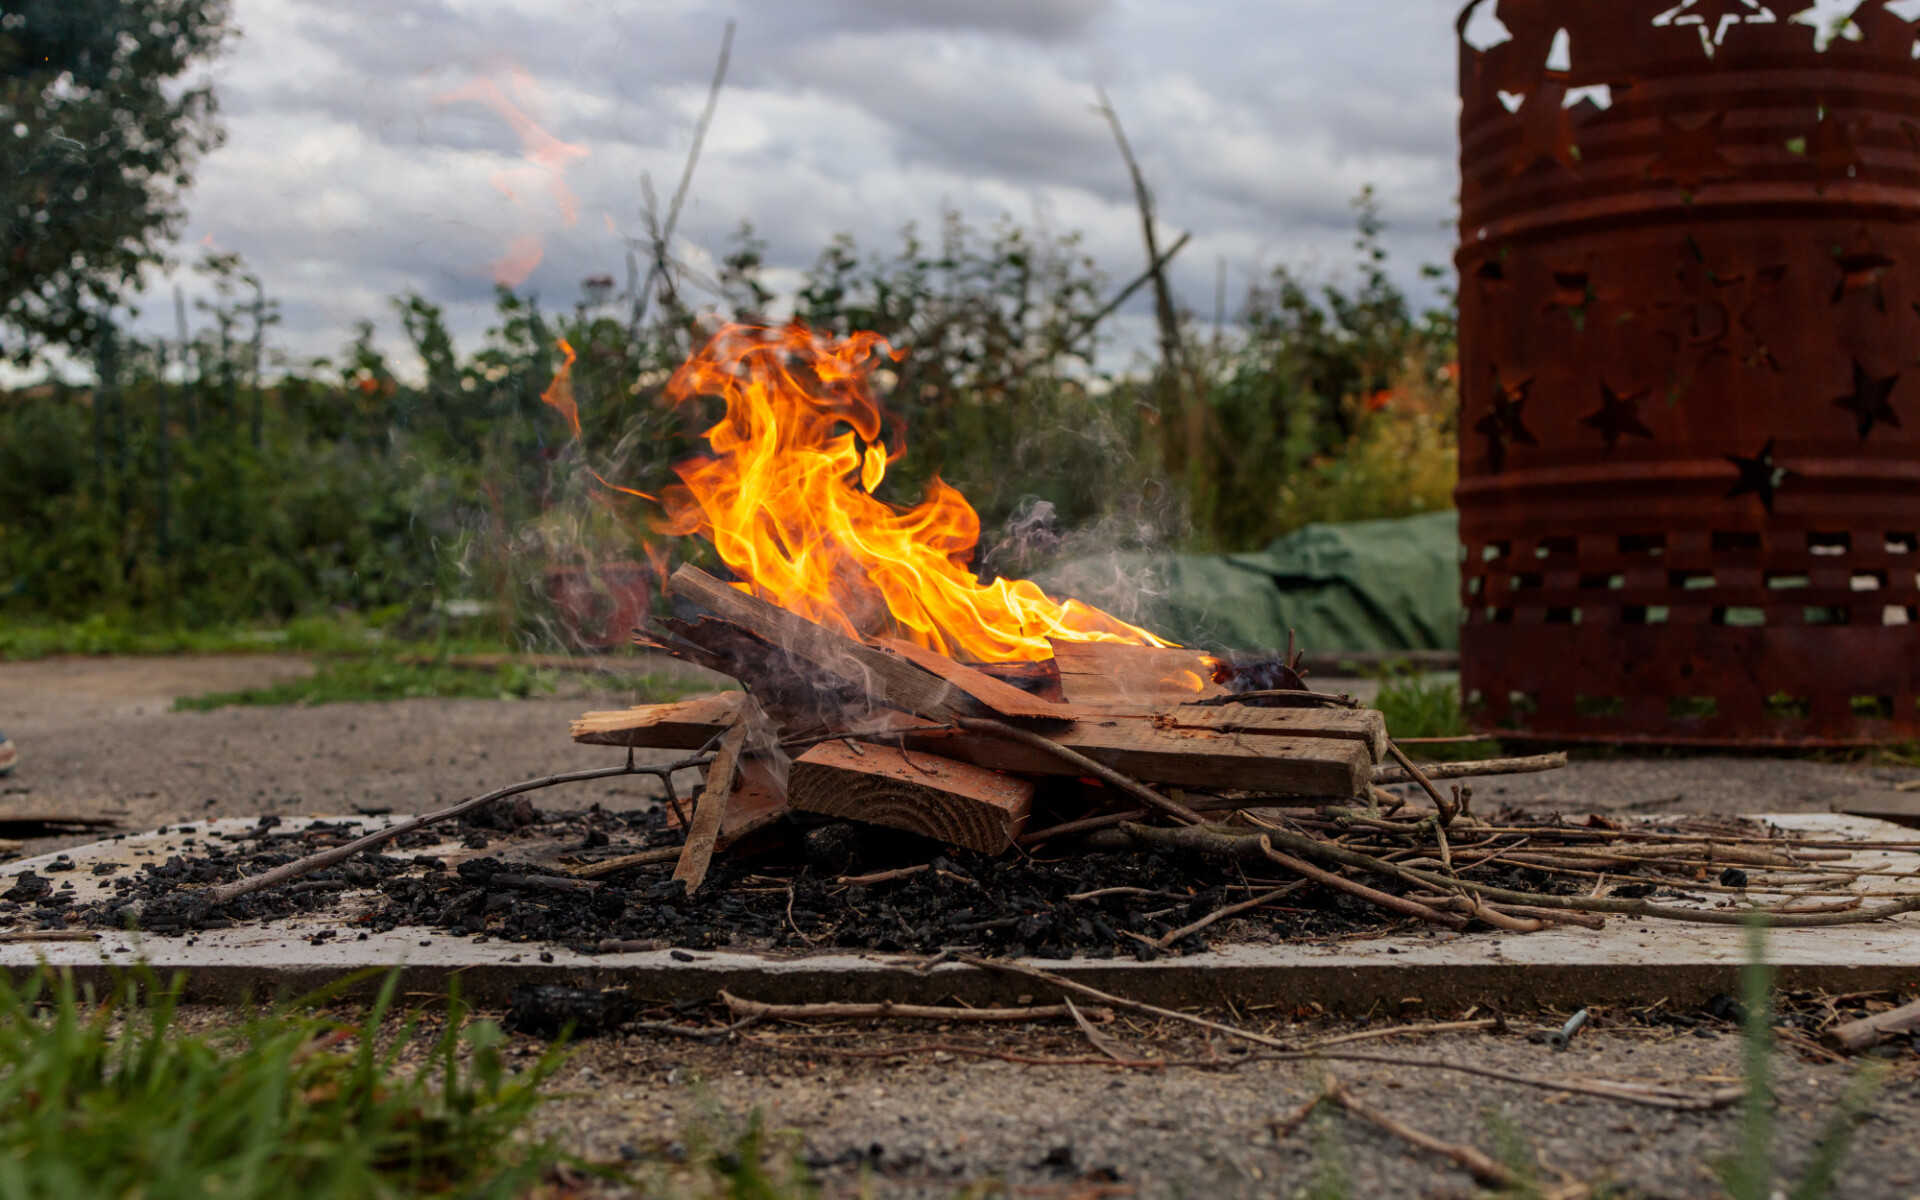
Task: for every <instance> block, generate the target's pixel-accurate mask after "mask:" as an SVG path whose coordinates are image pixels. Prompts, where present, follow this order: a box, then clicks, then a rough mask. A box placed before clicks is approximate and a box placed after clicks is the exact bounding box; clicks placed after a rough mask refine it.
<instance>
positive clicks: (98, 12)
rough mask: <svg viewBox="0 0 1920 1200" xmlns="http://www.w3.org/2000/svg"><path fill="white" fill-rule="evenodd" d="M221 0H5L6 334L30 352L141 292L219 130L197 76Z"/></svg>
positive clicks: (0, 140) (15, 349)
mask: <svg viewBox="0 0 1920 1200" xmlns="http://www.w3.org/2000/svg"><path fill="white" fill-rule="evenodd" d="M228 15H229V14H228V0H11V2H10V3H8V4H7V6H6V11H5V12H4V13H3V14H0V229H3V230H4V232H3V233H0V331H4V337H5V341H4V343H0V347H3V348H4V350H5V352H6V354H7V355H8V356H9V357H10V358H12V359H13V360H14V361H16V362H19V363H22V364H24V363H26V362H28V361H29V360H31V359H32V358H33V357H34V356H35V355H36V354H37V353H38V352H39V351H41V350H42V349H44V348H45V347H46V345H47V344H48V343H50V342H51V343H66V344H67V345H69V346H70V347H78V346H80V345H82V344H84V343H86V342H87V341H89V340H90V338H91V334H92V333H93V332H94V329H95V326H96V324H97V323H98V322H99V321H100V320H101V319H102V318H101V317H100V316H98V315H97V314H98V312H99V311H100V310H103V309H105V308H108V307H110V306H112V305H114V304H116V303H118V302H119V301H120V298H121V297H122V296H123V295H124V294H126V293H127V292H130V291H133V290H137V288H138V284H139V274H140V270H141V268H142V267H144V266H146V265H148V264H150V263H156V262H158V261H160V259H161V254H162V247H163V246H164V245H165V243H166V241H167V240H168V239H169V238H170V237H172V236H173V234H175V233H176V232H177V231H178V229H179V225H180V222H181V220H182V218H183V217H184V216H185V212H184V210H183V208H182V207H181V203H180V199H181V194H182V192H183V191H184V190H185V189H186V187H187V186H188V185H189V183H190V182H191V168H192V165H193V162H194V160H195V158H197V157H198V156H199V155H200V154H203V153H205V152H206V151H207V150H210V149H212V148H213V147H214V146H215V145H217V144H218V143H219V141H220V129H219V127H218V125H217V124H216V123H215V119H214V114H215V107H214V97H213V90H212V87H211V85H210V84H207V83H205V82H201V83H197V84H194V85H192V86H187V87H181V86H180V84H179V82H178V81H179V80H181V78H182V76H184V75H186V74H187V72H188V71H189V69H190V68H192V67H193V65H194V64H195V63H197V62H200V61H202V60H204V59H206V58H209V57H211V56H212V55H213V54H214V53H215V52H216V51H217V50H218V49H219V47H220V44H221V42H222V41H224V40H225V38H226V36H227V34H228V32H229V29H230V27H229V23H228Z"/></svg>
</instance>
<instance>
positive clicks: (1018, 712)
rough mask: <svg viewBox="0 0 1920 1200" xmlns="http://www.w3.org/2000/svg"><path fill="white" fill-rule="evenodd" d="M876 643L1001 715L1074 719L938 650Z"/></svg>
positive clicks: (879, 640) (895, 642) (888, 641)
mask: <svg viewBox="0 0 1920 1200" xmlns="http://www.w3.org/2000/svg"><path fill="white" fill-rule="evenodd" d="M875 641H876V642H877V643H878V644H879V645H880V646H883V647H885V648H886V649H888V650H891V651H892V652H893V653H895V654H898V655H899V656H900V657H901V658H904V659H906V660H907V661H908V662H910V663H913V664H914V665H915V666H918V667H920V668H921V669H922V670H924V671H927V672H928V673H929V674H933V675H937V676H939V677H940V678H942V679H944V680H946V681H947V682H948V683H950V684H952V685H953V686H955V687H957V688H959V689H960V690H961V691H963V692H965V693H966V694H967V695H969V696H972V697H973V698H974V699H975V700H978V701H979V702H980V703H982V704H984V705H986V706H987V707H988V708H990V709H992V710H993V711H994V712H995V713H997V714H999V715H1000V716H1003V717H1025V718H1029V719H1034V720H1042V721H1065V720H1070V719H1071V718H1072V716H1073V714H1072V713H1070V712H1066V711H1063V710H1062V707H1061V706H1060V705H1058V704H1054V703H1051V702H1049V701H1047V700H1043V699H1041V698H1040V697H1039V696H1036V695H1034V694H1033V693H1031V692H1023V691H1021V690H1020V689H1019V688H1017V687H1014V686H1013V685H1012V684H1010V683H1008V682H1006V681H1005V680H1001V679H995V678H994V677H993V676H991V675H988V674H987V673H986V672H984V671H976V670H975V669H973V668H972V667H969V666H967V665H966V664H965V663H959V662H955V661H954V660H953V659H951V658H948V657H947V656H946V655H944V654H942V653H940V652H939V651H937V650H929V649H927V648H926V647H925V646H916V645H914V644H913V643H912V642H907V641H902V640H901V639H899V638H876V639H875Z"/></svg>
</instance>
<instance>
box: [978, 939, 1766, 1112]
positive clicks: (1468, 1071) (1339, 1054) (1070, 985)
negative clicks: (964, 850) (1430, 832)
mask: <svg viewBox="0 0 1920 1200" xmlns="http://www.w3.org/2000/svg"><path fill="white" fill-rule="evenodd" d="M954 958H955V959H957V960H958V961H960V962H963V963H966V964H968V965H969V966H974V967H981V968H984V969H986V970H989V971H1000V972H1003V973H1005V974H1009V975H1020V976H1024V977H1025V978H1028V979H1035V980H1039V981H1040V982H1042V983H1045V984H1047V985H1049V986H1051V987H1055V988H1058V989H1059V990H1061V991H1063V992H1073V993H1075V994H1077V995H1082V996H1087V997H1089V998H1091V999H1094V1000H1098V1001H1100V1002H1101V1003H1102V1004H1110V1005H1112V1006H1113V1007H1115V1008H1122V1009H1126V1010H1127V1011H1129V1012H1137V1013H1141V1014H1143V1015H1145V1016H1152V1017H1159V1018H1162V1019H1164V1020H1169V1021H1181V1022H1184V1023H1186V1024H1188V1025H1197V1026H1199V1027H1200V1028H1202V1029H1211V1030H1213V1031H1214V1032H1215V1033H1222V1034H1225V1035H1227V1036H1228V1037H1233V1038H1238V1039H1240V1040H1241V1041H1246V1042H1253V1043H1254V1044H1256V1045H1260V1046H1267V1047H1270V1048H1272V1049H1274V1050H1277V1051H1279V1053H1277V1054H1271V1055H1265V1056H1263V1057H1264V1058H1265V1059H1266V1060H1267V1061H1270V1062H1303V1061H1310V1060H1314V1059H1332V1060H1336V1061H1340V1062H1364V1063H1378V1064H1381V1065H1383V1066H1390V1067H1417V1068H1424V1069H1428V1070H1435V1071H1458V1072H1460V1073H1462V1074H1465V1075H1478V1076H1480V1077H1482V1078H1484V1079H1498V1080H1500V1081H1502V1082H1504V1083H1519V1084H1525V1085H1527V1086H1529V1087H1538V1088H1546V1089H1547V1090H1549V1091H1558V1092H1572V1093H1575V1094H1577V1095H1582V1096H1602V1097H1605V1098H1606V1099H1609V1100H1622V1101H1626V1102H1628V1103H1631V1104H1644V1105H1647V1106H1649V1107H1652V1108H1666V1109H1673V1110H1676V1111H1681V1112H1696V1111H1709V1110H1712V1109H1720V1108H1726V1107H1727V1106H1729V1105H1731V1104H1734V1103H1737V1102H1738V1101H1739V1100H1741V1099H1742V1098H1743V1097H1745V1096H1746V1094H1747V1093H1746V1089H1745V1088H1740V1087H1734V1088H1721V1089H1719V1090H1717V1091H1713V1092H1709V1093H1706V1094H1704V1095H1702V1094H1698V1093H1689V1092H1684V1091H1680V1090H1679V1089H1675V1088H1668V1087H1663V1086H1658V1085H1655V1086H1651V1087H1649V1086H1645V1085H1639V1084H1630V1083H1618V1082H1612V1081H1607V1080H1583V1079H1547V1078H1543V1077H1541V1076H1537V1075H1520V1074H1517V1073H1515V1072H1512V1071H1502V1070H1499V1069H1498V1068H1495V1067H1482V1066H1476V1065H1474V1064H1472V1063H1456V1062H1447V1061H1445V1060H1442V1059H1431V1058H1400V1057H1398V1056H1396V1055H1391V1054H1366V1053H1359V1052H1355V1051H1350V1050H1334V1051H1325V1050H1298V1049H1294V1048H1293V1046H1292V1045H1291V1044H1289V1043H1287V1042H1283V1041H1281V1040H1280V1039H1279V1038H1275V1037H1268V1036H1267V1035H1266V1034H1264V1033H1256V1032H1255V1031H1253V1030H1251V1029H1241V1028H1239V1027H1237V1026H1234V1025H1223V1024H1221V1023H1220V1022H1219V1021H1211V1020H1208V1019H1207V1018H1205V1017H1196V1016H1194V1015H1193V1014H1192V1013H1183V1012H1179V1011H1176V1010H1174V1009H1171V1008H1161V1007H1159V1006H1157V1005H1153V1004H1144V1003H1142V1002H1140V1001H1138V1000H1129V999H1127V998H1126V997H1124V996H1116V995H1114V994H1113V993H1111V992H1103V991H1101V990H1100V989H1099V988H1094V987H1088V986H1087V985H1086V984H1084V983H1077V982H1075V981H1074V980H1071V979H1064V978H1062V977H1061V976H1058V975H1055V974H1053V973H1052V972H1051V971H1042V970H1041V969H1040V968H1038V967H1030V966H1028V965H1026V964H1025V963H1019V962H1008V961H1005V960H1001V959H991V958H980V957H977V956H975V955H972V954H956V955H954ZM1155 1065H1156V1066H1171V1065H1175V1064H1173V1063H1156V1064H1155Z"/></svg>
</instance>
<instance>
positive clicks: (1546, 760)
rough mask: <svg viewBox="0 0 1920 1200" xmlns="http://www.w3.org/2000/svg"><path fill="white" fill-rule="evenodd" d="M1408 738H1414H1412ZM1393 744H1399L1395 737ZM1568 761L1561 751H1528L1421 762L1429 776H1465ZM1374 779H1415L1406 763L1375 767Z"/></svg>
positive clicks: (1522, 771)
mask: <svg viewBox="0 0 1920 1200" xmlns="http://www.w3.org/2000/svg"><path fill="white" fill-rule="evenodd" d="M1407 740H1408V741H1412V740H1413V739H1411V738H1409V739H1407ZM1394 745H1396V746H1397V745H1399V740H1398V739H1396V740H1395V742H1394ZM1566 765H1567V756H1566V754H1565V753H1564V752H1562V751H1557V750H1556V751H1555V752H1554V753H1552V754H1528V755H1525V756H1522V757H1520V758H1482V759H1476V760H1473V761H1470V762H1450V763H1422V764H1421V765H1420V771H1421V773H1422V774H1424V775H1425V776H1426V777H1427V778H1428V779H1466V778H1468V777H1470V776H1477V775H1529V774H1533V773H1535V772H1539V771H1556V770H1558V769H1560V768H1561V767H1564V766H1566ZM1373 782H1374V783H1376V784H1381V783H1412V782H1414V778H1413V775H1412V774H1411V773H1410V772H1409V771H1408V770H1407V769H1406V768H1405V767H1385V766H1382V767H1375V768H1374V769H1373Z"/></svg>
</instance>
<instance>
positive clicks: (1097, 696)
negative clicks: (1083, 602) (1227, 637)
mask: <svg viewBox="0 0 1920 1200" xmlns="http://www.w3.org/2000/svg"><path fill="white" fill-rule="evenodd" d="M1047 641H1048V643H1049V644H1050V645H1051V646H1052V647H1053V661H1054V663H1055V665H1056V666H1058V668H1059V670H1060V691H1061V693H1062V694H1063V695H1064V696H1065V697H1066V698H1067V702H1068V703H1069V704H1151V703H1178V702H1180V701H1182V700H1204V699H1207V698H1209V697H1212V696H1224V695H1226V694H1227V689H1226V688H1223V687H1221V686H1220V685H1219V684H1217V683H1215V682H1214V681H1213V665H1212V664H1211V663H1210V662H1208V661H1207V657H1206V655H1204V654H1201V653H1200V652H1199V651H1197V650H1186V649H1182V648H1180V647H1177V646H1134V645H1128V644H1127V643H1124V642H1064V641H1057V640H1055V639H1053V638H1049V639H1047Z"/></svg>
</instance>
